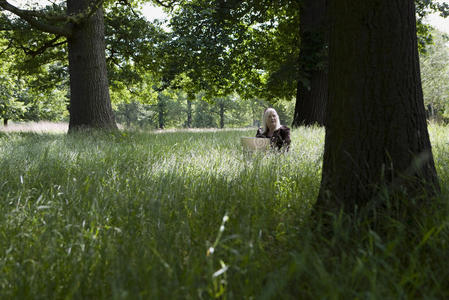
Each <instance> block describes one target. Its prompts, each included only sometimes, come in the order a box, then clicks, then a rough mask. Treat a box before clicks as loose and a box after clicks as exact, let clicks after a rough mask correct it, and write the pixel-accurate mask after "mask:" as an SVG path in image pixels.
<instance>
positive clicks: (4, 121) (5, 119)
mask: <svg viewBox="0 0 449 300" xmlns="http://www.w3.org/2000/svg"><path fill="white" fill-rule="evenodd" d="M3 126H5V127H6V126H8V119H7V118H4V119H3Z"/></svg>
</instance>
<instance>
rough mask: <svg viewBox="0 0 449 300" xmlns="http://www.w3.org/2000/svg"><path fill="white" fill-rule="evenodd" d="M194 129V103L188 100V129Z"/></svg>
mask: <svg viewBox="0 0 449 300" xmlns="http://www.w3.org/2000/svg"><path fill="white" fill-rule="evenodd" d="M191 127H192V101H190V100H189V99H187V128H191Z"/></svg>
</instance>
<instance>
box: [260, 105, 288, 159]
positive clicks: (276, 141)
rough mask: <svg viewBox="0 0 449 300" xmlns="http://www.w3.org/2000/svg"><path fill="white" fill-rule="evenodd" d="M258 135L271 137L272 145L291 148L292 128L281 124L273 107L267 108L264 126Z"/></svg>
mask: <svg viewBox="0 0 449 300" xmlns="http://www.w3.org/2000/svg"><path fill="white" fill-rule="evenodd" d="M256 137H260V138H269V139H270V143H271V147H277V148H278V149H279V150H280V149H282V148H283V147H284V148H285V149H286V150H287V151H288V149H289V148H290V143H291V140H290V128H288V127H287V126H285V125H281V122H280V121H279V116H278V114H277V112H276V111H275V110H274V109H273V108H267V109H266V110H265V111H264V113H263V127H262V128H259V129H258V130H257V133H256Z"/></svg>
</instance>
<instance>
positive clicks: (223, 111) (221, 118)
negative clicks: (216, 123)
mask: <svg viewBox="0 0 449 300" xmlns="http://www.w3.org/2000/svg"><path fill="white" fill-rule="evenodd" d="M222 101H224V99H222ZM219 106H220V128H222V129H223V128H224V113H225V106H224V103H220V104H219Z"/></svg>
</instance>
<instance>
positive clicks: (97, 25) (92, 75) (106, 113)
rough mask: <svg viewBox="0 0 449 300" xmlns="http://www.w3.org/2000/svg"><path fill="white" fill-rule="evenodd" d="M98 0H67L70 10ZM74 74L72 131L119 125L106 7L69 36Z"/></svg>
mask: <svg viewBox="0 0 449 300" xmlns="http://www.w3.org/2000/svg"><path fill="white" fill-rule="evenodd" d="M93 2H95V0H67V12H68V14H69V15H70V14H76V13H79V12H82V11H84V10H86V8H87V7H88V5H92V3H93ZM68 54H69V55H68V56H69V74H70V107H69V111H70V122H69V132H71V131H73V130H76V129H82V128H101V129H117V125H116V123H115V117H114V114H113V111H112V107H111V100H110V96H109V86H108V78H107V70H106V56H105V38H104V18H103V9H102V8H99V9H98V10H97V11H96V12H95V13H94V14H93V15H92V16H90V17H89V18H87V19H86V20H84V21H82V22H81V23H79V24H74V25H73V29H72V34H71V36H70V37H69V38H68Z"/></svg>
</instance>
